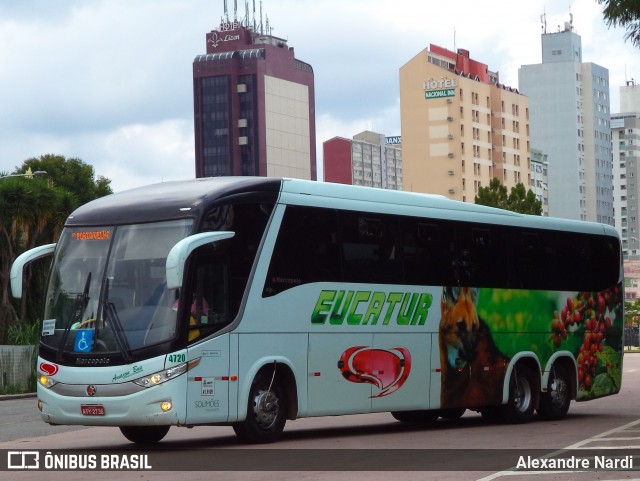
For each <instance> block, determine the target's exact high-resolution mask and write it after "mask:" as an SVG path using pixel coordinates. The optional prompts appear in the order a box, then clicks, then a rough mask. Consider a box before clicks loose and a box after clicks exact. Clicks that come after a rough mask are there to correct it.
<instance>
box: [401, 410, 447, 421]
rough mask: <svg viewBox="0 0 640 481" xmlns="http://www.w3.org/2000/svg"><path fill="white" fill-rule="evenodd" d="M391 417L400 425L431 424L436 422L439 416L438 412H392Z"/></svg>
mask: <svg viewBox="0 0 640 481" xmlns="http://www.w3.org/2000/svg"><path fill="white" fill-rule="evenodd" d="M391 415H392V416H393V417H394V418H395V419H396V420H397V421H400V422H401V423H408V424H431V423H434V422H436V421H437V419H438V417H439V416H440V412H439V411H435V410H433V411H428V410H424V411H422V410H421V411H393V412H392V413H391Z"/></svg>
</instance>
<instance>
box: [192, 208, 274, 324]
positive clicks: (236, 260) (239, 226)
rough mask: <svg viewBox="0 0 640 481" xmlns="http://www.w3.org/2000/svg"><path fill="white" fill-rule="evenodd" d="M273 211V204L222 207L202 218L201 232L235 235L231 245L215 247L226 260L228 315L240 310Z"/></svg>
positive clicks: (210, 211) (211, 210)
mask: <svg viewBox="0 0 640 481" xmlns="http://www.w3.org/2000/svg"><path fill="white" fill-rule="evenodd" d="M272 209H273V204H267V203H237V204H225V205H220V206H217V207H214V208H212V209H210V210H209V211H208V212H207V214H206V216H205V219H204V222H203V225H202V230H203V231H207V230H215V231H226V230H228V231H233V232H235V236H234V237H233V241H232V242H228V243H223V244H221V245H220V246H219V247H218V251H219V253H220V254H225V255H227V256H228V259H229V264H228V271H229V298H230V304H229V309H230V311H231V312H234V313H235V312H237V311H238V309H239V307H240V303H241V301H242V297H243V295H244V292H245V290H246V288H247V282H248V280H249V275H250V273H251V268H252V267H253V263H254V261H255V258H256V254H257V253H258V248H259V247H260V242H261V241H262V236H263V235H264V231H265V229H266V226H267V222H268V220H269V217H270V215H271V211H272Z"/></svg>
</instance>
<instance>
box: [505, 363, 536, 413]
mask: <svg viewBox="0 0 640 481" xmlns="http://www.w3.org/2000/svg"><path fill="white" fill-rule="evenodd" d="M537 386H538V383H537V382H536V381H535V378H534V376H533V372H532V371H531V369H530V368H529V367H528V366H527V365H526V364H522V363H520V364H518V365H517V366H515V367H514V368H513V371H512V372H511V378H510V379H509V400H508V401H507V404H505V405H504V406H502V417H503V419H504V420H505V421H507V422H510V423H513V424H518V423H527V422H529V421H530V420H531V418H532V417H533V411H534V410H535V408H536V399H537V397H536V396H537V391H538V388H537Z"/></svg>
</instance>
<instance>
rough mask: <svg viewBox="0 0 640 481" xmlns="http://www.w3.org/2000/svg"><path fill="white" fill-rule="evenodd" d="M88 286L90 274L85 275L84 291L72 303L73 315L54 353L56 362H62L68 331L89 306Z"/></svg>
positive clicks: (89, 284)
mask: <svg viewBox="0 0 640 481" xmlns="http://www.w3.org/2000/svg"><path fill="white" fill-rule="evenodd" d="M90 286H91V272H89V274H88V275H87V280H86V282H85V283H84V289H83V290H82V293H81V294H78V295H77V296H76V301H75V302H74V303H73V310H72V312H73V314H72V315H71V317H70V318H69V320H68V321H67V325H66V326H65V328H64V333H63V334H62V340H61V342H60V345H59V346H58V351H57V353H56V360H57V362H60V361H61V360H62V352H63V351H64V347H65V345H66V344H67V338H68V337H69V331H70V330H71V327H72V326H73V325H74V324H75V323H77V322H80V320H81V319H82V314H84V311H85V310H86V309H87V306H88V305H89V287H90Z"/></svg>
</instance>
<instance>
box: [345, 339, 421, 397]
mask: <svg viewBox="0 0 640 481" xmlns="http://www.w3.org/2000/svg"><path fill="white" fill-rule="evenodd" d="M338 368H339V369H340V372H342V375H343V376H344V378H345V379H346V380H347V381H351V382H357V383H368V384H373V385H374V386H376V387H377V388H378V389H380V392H379V393H378V394H376V395H372V396H371V397H372V398H377V397H383V396H388V395H389V394H391V393H393V392H395V391H397V390H398V389H400V388H401V387H402V385H403V384H404V382H405V381H406V380H407V378H408V377H409V373H410V372H411V354H410V353H409V350H408V349H406V348H404V347H394V348H393V349H375V348H372V347H367V346H355V347H350V348H349V349H347V350H346V351H344V352H343V353H342V355H341V356H340V360H339V361H338Z"/></svg>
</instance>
